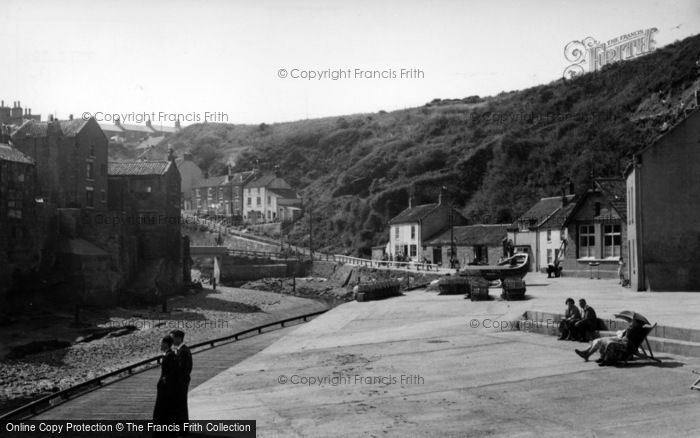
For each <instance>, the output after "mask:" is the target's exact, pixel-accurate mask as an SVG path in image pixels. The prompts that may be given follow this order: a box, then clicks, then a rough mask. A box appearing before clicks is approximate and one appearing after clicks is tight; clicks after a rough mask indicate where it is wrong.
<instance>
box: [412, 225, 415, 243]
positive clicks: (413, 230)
mask: <svg viewBox="0 0 700 438" xmlns="http://www.w3.org/2000/svg"><path fill="white" fill-rule="evenodd" d="M415 239H416V226H415V225H411V240H415Z"/></svg>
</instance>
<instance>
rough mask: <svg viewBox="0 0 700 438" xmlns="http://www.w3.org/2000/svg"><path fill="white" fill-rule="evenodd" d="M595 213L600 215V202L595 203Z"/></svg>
mask: <svg viewBox="0 0 700 438" xmlns="http://www.w3.org/2000/svg"><path fill="white" fill-rule="evenodd" d="M595 215H596V216H600V202H596V203H595Z"/></svg>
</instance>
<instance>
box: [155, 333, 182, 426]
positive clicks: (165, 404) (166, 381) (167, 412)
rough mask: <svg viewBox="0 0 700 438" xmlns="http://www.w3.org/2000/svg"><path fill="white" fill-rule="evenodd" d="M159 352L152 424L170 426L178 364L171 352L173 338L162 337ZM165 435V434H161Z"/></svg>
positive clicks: (177, 377)
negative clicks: (161, 356)
mask: <svg viewBox="0 0 700 438" xmlns="http://www.w3.org/2000/svg"><path fill="white" fill-rule="evenodd" d="M160 351H162V352H163V358H162V359H161V365H160V379H158V386H157V388H158V392H157V395H156V406H155V408H154V409H153V422H154V423H156V424H163V425H172V424H174V423H175V413H176V407H175V406H174V401H175V400H176V395H177V388H178V384H179V382H178V379H179V374H178V372H179V371H178V364H177V358H176V357H175V352H174V351H173V338H172V337H170V336H166V337H164V338H163V339H162V340H161V342H160ZM162 435H167V434H162Z"/></svg>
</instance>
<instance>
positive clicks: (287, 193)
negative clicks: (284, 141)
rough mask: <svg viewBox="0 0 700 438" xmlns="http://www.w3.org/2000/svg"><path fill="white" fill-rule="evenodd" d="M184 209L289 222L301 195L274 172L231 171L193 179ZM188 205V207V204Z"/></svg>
mask: <svg viewBox="0 0 700 438" xmlns="http://www.w3.org/2000/svg"><path fill="white" fill-rule="evenodd" d="M189 202H190V204H189V205H187V204H186V207H185V209H186V210H192V211H194V212H196V213H198V214H206V215H210V216H223V217H227V218H231V219H232V220H233V222H236V223H238V222H247V223H252V224H258V223H269V222H293V221H295V220H296V219H297V218H298V217H299V216H300V215H301V199H300V198H299V195H298V194H297V192H296V191H295V190H294V189H293V188H292V186H291V185H289V183H287V181H285V180H284V178H282V177H281V176H279V175H278V174H276V173H261V172H259V171H257V170H252V171H248V172H235V173H234V172H232V171H231V167H229V171H228V174H227V175H223V176H218V177H213V178H206V179H202V180H201V181H199V182H197V183H195V185H194V187H193V188H192V193H191V201H189ZM188 207H189V208H188Z"/></svg>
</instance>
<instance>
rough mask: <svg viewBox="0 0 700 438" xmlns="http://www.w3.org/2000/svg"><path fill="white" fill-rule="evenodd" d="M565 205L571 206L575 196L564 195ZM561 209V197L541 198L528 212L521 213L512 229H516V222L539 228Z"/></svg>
mask: <svg viewBox="0 0 700 438" xmlns="http://www.w3.org/2000/svg"><path fill="white" fill-rule="evenodd" d="M565 198H566V203H567V205H569V204H572V203H573V201H574V199H575V198H576V196H575V195H566V196H565ZM561 208H562V197H561V196H552V197H549V198H542V199H540V200H539V201H537V202H536V203H535V205H533V206H532V207H530V209H529V210H528V211H526V212H525V213H523V214H522V215H521V216H520V217H519V218H518V220H517V221H515V223H514V224H513V227H517V224H518V222H522V221H526V222H529V223H530V224H531V225H530V227H531V228H539V227H541V226H542V225H544V223H545V222H547V221H548V220H549V219H550V217H552V215H554V214H555V213H557V211H558V210H559V209H561Z"/></svg>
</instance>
